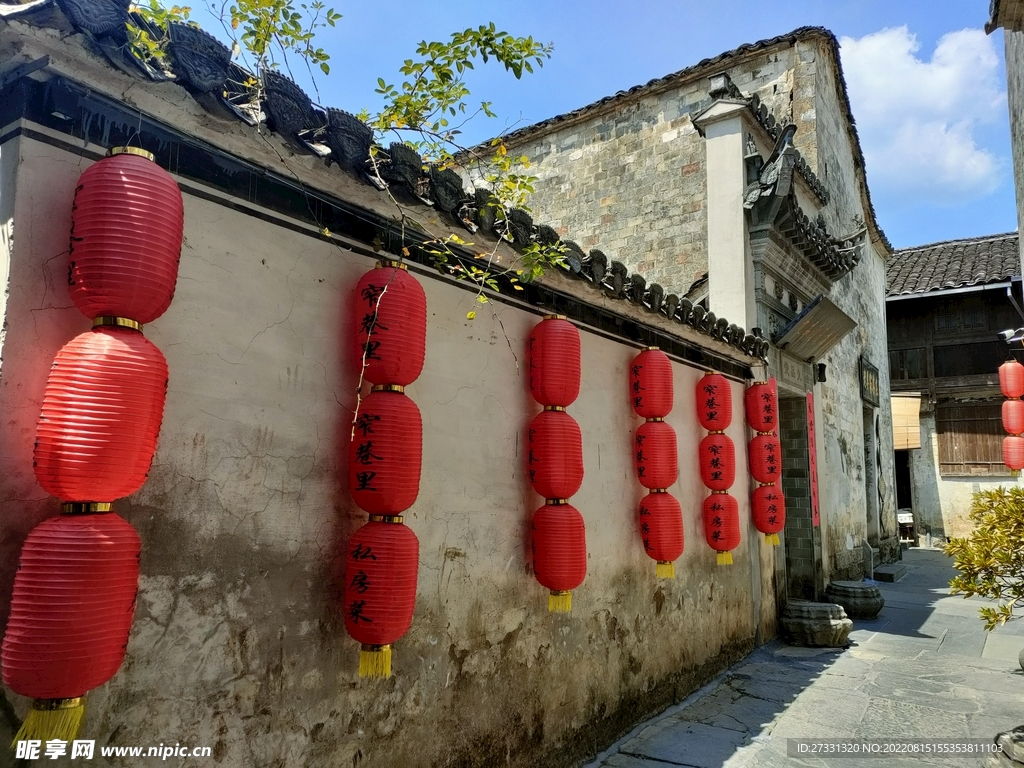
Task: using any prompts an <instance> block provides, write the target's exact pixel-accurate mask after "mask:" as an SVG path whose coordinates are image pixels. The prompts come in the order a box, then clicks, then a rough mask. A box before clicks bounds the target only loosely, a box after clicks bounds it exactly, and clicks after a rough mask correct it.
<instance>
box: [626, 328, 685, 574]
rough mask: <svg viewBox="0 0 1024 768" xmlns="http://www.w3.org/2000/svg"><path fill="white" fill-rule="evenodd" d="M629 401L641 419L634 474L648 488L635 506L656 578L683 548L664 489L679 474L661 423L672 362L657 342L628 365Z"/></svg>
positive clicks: (669, 434)
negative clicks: (642, 421) (638, 505)
mask: <svg viewBox="0 0 1024 768" xmlns="http://www.w3.org/2000/svg"><path fill="white" fill-rule="evenodd" d="M629 397H630V404H631V405H632V406H633V410H634V411H636V413H637V415H639V416H642V417H643V418H644V419H646V421H645V422H644V423H643V424H641V425H640V426H639V427H638V428H637V430H636V434H635V436H634V438H633V458H634V464H635V467H636V476H637V480H639V481H640V484H641V485H642V486H644V487H645V488H647V489H649V491H650V493H648V494H647V495H646V496H645V497H644V498H643V499H642V500H641V501H640V507H639V510H638V515H637V517H638V520H639V525H640V540H641V541H642V542H643V545H644V552H645V553H646V554H647V556H648V557H650V558H651V559H653V560H654V561H655V575H656V576H657V577H658V578H663V579H671V578H675V564H674V561H675V560H677V559H678V558H679V557H680V555H682V554H683V543H684V542H683V514H682V510H681V509H680V506H679V502H678V501H677V500H676V498H675V497H674V496H673V495H672V494H671V493H669V492H668V488H669V486H671V485H673V484H674V483H675V482H676V480H677V479H678V477H679V454H678V446H677V442H676V433H675V430H674V429H672V427H671V426H670V425H668V424H666V423H665V417H667V416H668V414H669V412H670V411H671V410H672V405H673V400H674V397H675V390H674V384H673V378H672V362H671V361H670V360H669V358H668V355H666V354H665V353H664V352H662V351H661V350H660V349H658V348H657V347H647V348H645V349H644V350H642V351H641V352H640V354H638V355H637V356H636V357H635V358H634V359H633V361H632V362H631V363H630V366H629Z"/></svg>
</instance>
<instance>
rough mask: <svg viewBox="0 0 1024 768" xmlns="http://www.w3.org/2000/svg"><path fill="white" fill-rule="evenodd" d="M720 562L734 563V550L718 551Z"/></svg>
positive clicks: (722, 563)
mask: <svg viewBox="0 0 1024 768" xmlns="http://www.w3.org/2000/svg"><path fill="white" fill-rule="evenodd" d="M718 564H719V565H732V552H728V551H726V552H719V553H718Z"/></svg>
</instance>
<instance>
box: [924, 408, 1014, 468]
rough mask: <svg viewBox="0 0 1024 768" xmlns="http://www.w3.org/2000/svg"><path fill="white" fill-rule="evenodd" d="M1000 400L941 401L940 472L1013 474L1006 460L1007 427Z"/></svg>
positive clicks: (938, 422) (938, 415) (937, 413)
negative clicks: (976, 401) (1004, 453)
mask: <svg viewBox="0 0 1024 768" xmlns="http://www.w3.org/2000/svg"><path fill="white" fill-rule="evenodd" d="M1001 408H1002V405H1001V403H999V402H986V403H939V404H938V405H937V406H936V408H935V431H936V432H938V435H939V474H941V475H1009V474H1010V470H1009V469H1007V468H1006V465H1005V464H1003V438H1004V437H1005V436H1006V433H1005V432H1004V431H1003V422H1002V415H1001Z"/></svg>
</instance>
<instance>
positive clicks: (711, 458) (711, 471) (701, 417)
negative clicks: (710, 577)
mask: <svg viewBox="0 0 1024 768" xmlns="http://www.w3.org/2000/svg"><path fill="white" fill-rule="evenodd" d="M696 396H697V420H698V421H699V422H700V425H701V426H702V427H704V429H706V430H708V431H709V432H710V434H709V435H707V437H705V438H704V439H703V440H701V443H700V447H699V448H698V451H697V453H698V457H699V461H700V477H701V481H702V482H703V483H704V485H705V486H707V487H708V488H709V489H710V490H711V495H710V496H708V497H707V498H706V499H704V505H703V509H702V514H703V518H704V536H705V538H706V539H707V542H708V545H709V546H710V547H711V548H712V549H714V550H715V552H717V553H718V556H717V558H716V559H717V561H718V564H719V565H732V550H734V549H735V548H736V547H738V546H739V543H740V515H739V504H738V503H737V501H736V499H734V498H733V497H732V496H730V495H729V493H728V490H729V488H731V487H732V484H733V482H734V481H735V479H736V447H735V445H734V444H733V442H732V438H730V437H728V436H727V435H726V434H724V431H725V429H726V428H727V427H728V426H729V425H730V424H731V423H732V389H731V387H730V385H729V381H728V379H726V378H725V376H723V375H722V374H720V373H715V372H714V371H708V372H707V374H705V375H704V377H703V378H701V380H700V381H698V382H697V390H696Z"/></svg>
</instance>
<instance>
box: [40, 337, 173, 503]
mask: <svg viewBox="0 0 1024 768" xmlns="http://www.w3.org/2000/svg"><path fill="white" fill-rule="evenodd" d="M166 395H167V362H166V361H165V360H164V356H163V355H162V354H161V353H160V350H159V349H157V348H156V346H155V345H154V344H153V343H152V342H151V341H149V340H148V339H146V337H145V336H143V335H142V334H141V333H139V332H138V331H134V330H131V329H128V328H120V327H116V326H101V327H98V328H94V329H93V330H91V331H86V332H85V333H83V334H80V335H79V336H76V337H75V338H74V339H72V340H71V341H69V342H68V343H67V344H65V345H64V347H63V348H62V349H61V350H60V351H59V352H58V353H57V357H56V358H55V359H54V361H53V367H52V368H51V369H50V376H49V379H47V382H46V391H45V393H44V394H43V407H42V412H41V413H40V416H39V424H38V426H37V428H36V444H35V451H34V453H33V465H34V467H35V473H36V478H37V479H38V480H39V484H40V485H41V486H43V488H44V489H46V491H47V492H48V493H52V494H53V495H54V496H57V497H59V498H60V499H61V500H62V501H65V502H73V501H74V502H83V501H113V500H114V499H117V498H120V497H122V496H128V495H129V494H132V493H134V492H135V491H137V490H138V489H139V488H141V487H142V484H143V483H144V482H146V473H147V472H148V471H149V467H150V464H151V463H152V461H153V454H154V453H155V452H156V442H157V437H158V436H159V434H160V422H161V420H162V419H163V409H164V400H165V398H166Z"/></svg>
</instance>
